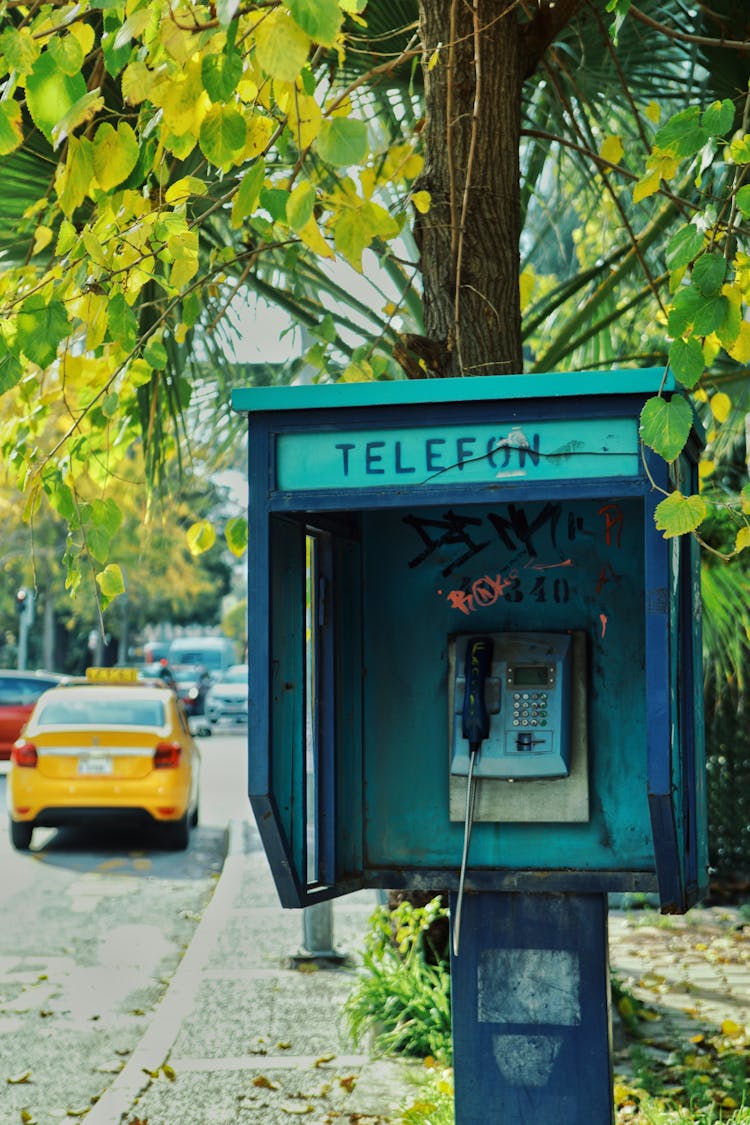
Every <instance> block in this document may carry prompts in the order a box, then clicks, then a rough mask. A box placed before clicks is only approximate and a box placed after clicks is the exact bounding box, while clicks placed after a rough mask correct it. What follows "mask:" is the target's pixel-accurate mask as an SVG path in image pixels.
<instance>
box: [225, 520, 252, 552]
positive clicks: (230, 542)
mask: <svg viewBox="0 0 750 1125" xmlns="http://www.w3.org/2000/svg"><path fill="white" fill-rule="evenodd" d="M224 538H225V539H226V541H227V547H229V550H230V551H231V552H232V554H233V555H236V556H237V558H239V557H240V556H241V555H243V554H244V553H245V551H246V550H247V520H246V519H245V518H244V517H241V516H238V517H236V518H234V519H231V520H227V525H226V527H225V528H224Z"/></svg>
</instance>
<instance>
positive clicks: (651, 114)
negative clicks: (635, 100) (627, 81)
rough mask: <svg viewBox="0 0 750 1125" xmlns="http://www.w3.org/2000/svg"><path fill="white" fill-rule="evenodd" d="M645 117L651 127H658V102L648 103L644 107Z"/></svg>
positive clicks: (659, 112) (659, 114)
mask: <svg viewBox="0 0 750 1125" xmlns="http://www.w3.org/2000/svg"><path fill="white" fill-rule="evenodd" d="M645 112H646V117H647V118H648V119H649V121H650V122H651V123H652V125H658V124H659V122H660V121H661V106H660V105H659V103H658V102H649V103H648V105H647V106H646V111H645Z"/></svg>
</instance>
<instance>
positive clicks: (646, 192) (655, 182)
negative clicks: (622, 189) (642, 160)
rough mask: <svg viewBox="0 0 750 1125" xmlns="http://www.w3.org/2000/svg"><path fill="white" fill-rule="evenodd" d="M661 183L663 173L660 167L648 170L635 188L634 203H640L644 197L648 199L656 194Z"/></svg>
mask: <svg viewBox="0 0 750 1125" xmlns="http://www.w3.org/2000/svg"><path fill="white" fill-rule="evenodd" d="M660 184H661V174H660V173H659V170H658V168H655V169H653V170H652V171H651V172H647V173H646V175H645V176H642V177H641V179H640V180H639V181H638V183H637V184H636V185H635V187H634V188H633V203H640V202H641V200H642V199H648V197H649V196H650V195H656V193H657V191H658V190H659V185H660Z"/></svg>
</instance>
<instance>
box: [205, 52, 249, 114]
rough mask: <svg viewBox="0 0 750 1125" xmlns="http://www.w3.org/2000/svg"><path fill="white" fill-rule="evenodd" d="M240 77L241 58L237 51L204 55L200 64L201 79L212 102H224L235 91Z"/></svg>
mask: <svg viewBox="0 0 750 1125" xmlns="http://www.w3.org/2000/svg"><path fill="white" fill-rule="evenodd" d="M241 77H242V56H241V55H240V54H238V52H237V51H222V53H221V54H219V55H205V56H204V58H203V61H202V62H201V78H202V79H203V85H204V86H205V87H206V93H207V94H208V96H209V98H210V99H211V101H212V102H225V101H227V99H228V98H230V97H231V96H232V94H233V93H234V91H235V90H236V89H237V83H238V82H239V80H240V78H241Z"/></svg>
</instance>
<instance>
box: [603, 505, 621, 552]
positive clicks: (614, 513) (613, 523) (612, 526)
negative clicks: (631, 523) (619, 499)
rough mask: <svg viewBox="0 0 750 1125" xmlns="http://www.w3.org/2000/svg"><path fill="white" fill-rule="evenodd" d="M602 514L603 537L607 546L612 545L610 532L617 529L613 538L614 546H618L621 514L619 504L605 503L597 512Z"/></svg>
mask: <svg viewBox="0 0 750 1125" xmlns="http://www.w3.org/2000/svg"><path fill="white" fill-rule="evenodd" d="M597 514H598V515H600V516H604V537H605V539H606V542H607V546H608V547H611V546H612V532H613V531H615V530H616V531H617V535H616V538H615V546H617V547H619V546H620V539H621V537H622V525H623V514H622V509H621V508H620V505H619V504H605V505H604V506H603V507H601V508H600V509H599V511H598V513H597Z"/></svg>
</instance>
